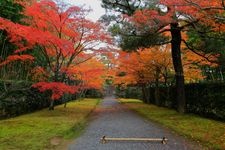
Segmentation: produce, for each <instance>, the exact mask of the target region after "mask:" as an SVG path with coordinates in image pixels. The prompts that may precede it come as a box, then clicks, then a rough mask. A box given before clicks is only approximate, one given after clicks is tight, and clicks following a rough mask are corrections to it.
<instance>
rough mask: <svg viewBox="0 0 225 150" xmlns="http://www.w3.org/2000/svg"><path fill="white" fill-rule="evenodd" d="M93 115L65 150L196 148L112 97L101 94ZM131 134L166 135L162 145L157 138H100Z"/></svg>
mask: <svg viewBox="0 0 225 150" xmlns="http://www.w3.org/2000/svg"><path fill="white" fill-rule="evenodd" d="M95 113H96V117H95V118H94V120H93V121H92V122H91V123H90V124H89V126H88V127H87V130H86V132H85V133H84V134H83V135H82V136H81V137H79V138H78V139H76V140H75V141H74V143H72V144H71V145H69V147H68V149H69V150H150V149H151V150H199V149H201V148H200V147H198V146H197V145H195V144H192V143H190V142H187V141H186V140H185V139H183V138H182V137H180V136H177V135H175V134H172V133H171V132H170V131H168V130H167V129H163V128H160V127H158V126H157V125H156V124H155V123H151V122H149V121H147V120H144V119H143V118H142V117H140V116H139V115H137V114H135V113H134V112H132V111H130V110H128V108H126V107H125V106H124V105H121V104H120V103H119V102H118V101H116V100H115V98H114V97H112V96H108V97H105V99H104V100H103V102H102V104H101V106H100V107H99V108H98V109H96V111H95ZM103 135H105V136H107V137H134V138H162V137H164V136H165V137H166V138H168V139H169V141H168V143H167V144H165V145H163V144H161V143H160V142H108V143H106V144H102V143H101V142H100V138H101V137H103Z"/></svg>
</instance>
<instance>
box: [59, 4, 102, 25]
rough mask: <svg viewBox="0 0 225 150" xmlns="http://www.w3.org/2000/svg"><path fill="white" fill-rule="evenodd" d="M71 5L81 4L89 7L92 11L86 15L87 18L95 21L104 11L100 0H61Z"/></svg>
mask: <svg viewBox="0 0 225 150" xmlns="http://www.w3.org/2000/svg"><path fill="white" fill-rule="evenodd" d="M63 1H65V2H66V3H70V4H71V5H76V6H82V5H85V8H89V7H90V8H91V9H92V10H93V11H92V12H90V14H89V15H88V16H87V18H88V19H91V20H93V21H97V20H98V19H99V18H100V17H101V16H102V15H103V14H104V13H105V9H104V8H102V7H101V0H63Z"/></svg>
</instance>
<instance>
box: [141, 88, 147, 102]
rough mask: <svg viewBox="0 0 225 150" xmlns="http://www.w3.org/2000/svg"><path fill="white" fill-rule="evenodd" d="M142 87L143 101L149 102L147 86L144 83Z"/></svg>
mask: <svg viewBox="0 0 225 150" xmlns="http://www.w3.org/2000/svg"><path fill="white" fill-rule="evenodd" d="M141 89H142V99H143V102H144V103H147V96H146V91H145V86H144V85H142V86H141Z"/></svg>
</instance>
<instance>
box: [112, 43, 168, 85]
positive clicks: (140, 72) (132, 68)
mask: <svg viewBox="0 0 225 150" xmlns="http://www.w3.org/2000/svg"><path fill="white" fill-rule="evenodd" d="M119 60H120V61H119V63H118V73H117V77H116V82H115V84H125V85H127V84H140V83H150V82H154V81H155V79H156V74H157V70H158V69H160V72H161V74H163V73H165V72H166V71H168V70H170V69H171V67H172V60H171V57H170V49H169V48H168V47H166V46H165V47H163V46H161V47H152V48H146V49H139V50H138V52H137V53H136V52H133V53H125V52H122V53H120V56H119Z"/></svg>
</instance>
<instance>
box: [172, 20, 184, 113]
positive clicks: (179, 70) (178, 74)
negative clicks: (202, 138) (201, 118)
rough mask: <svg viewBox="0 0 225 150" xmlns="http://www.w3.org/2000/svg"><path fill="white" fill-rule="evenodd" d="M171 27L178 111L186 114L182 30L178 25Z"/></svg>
mask: <svg viewBox="0 0 225 150" xmlns="http://www.w3.org/2000/svg"><path fill="white" fill-rule="evenodd" d="M170 27H171V36H172V41H171V49H172V59H173V67H174V70H175V78H176V100H177V111H178V112H180V113H185V111H186V99H185V90H184V72H183V66H182V61H181V29H180V28H179V25H178V23H171V24H170Z"/></svg>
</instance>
